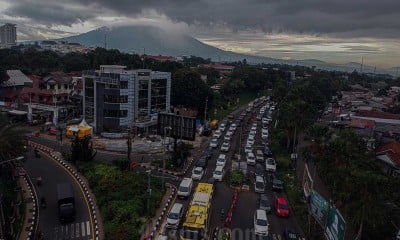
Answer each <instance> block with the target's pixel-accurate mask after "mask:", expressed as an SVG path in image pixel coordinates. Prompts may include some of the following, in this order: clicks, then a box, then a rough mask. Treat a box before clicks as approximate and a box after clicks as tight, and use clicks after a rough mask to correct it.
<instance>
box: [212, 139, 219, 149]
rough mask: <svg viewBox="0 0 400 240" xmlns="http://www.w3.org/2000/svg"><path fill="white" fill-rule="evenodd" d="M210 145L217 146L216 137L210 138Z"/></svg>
mask: <svg viewBox="0 0 400 240" xmlns="http://www.w3.org/2000/svg"><path fill="white" fill-rule="evenodd" d="M210 147H212V148H216V147H218V139H216V138H213V139H211V142H210Z"/></svg>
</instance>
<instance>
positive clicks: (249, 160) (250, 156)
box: [246, 152, 256, 165]
mask: <svg viewBox="0 0 400 240" xmlns="http://www.w3.org/2000/svg"><path fill="white" fill-rule="evenodd" d="M246 162H247V164H249V165H255V164H256V157H255V156H254V153H253V152H249V153H247V156H246Z"/></svg>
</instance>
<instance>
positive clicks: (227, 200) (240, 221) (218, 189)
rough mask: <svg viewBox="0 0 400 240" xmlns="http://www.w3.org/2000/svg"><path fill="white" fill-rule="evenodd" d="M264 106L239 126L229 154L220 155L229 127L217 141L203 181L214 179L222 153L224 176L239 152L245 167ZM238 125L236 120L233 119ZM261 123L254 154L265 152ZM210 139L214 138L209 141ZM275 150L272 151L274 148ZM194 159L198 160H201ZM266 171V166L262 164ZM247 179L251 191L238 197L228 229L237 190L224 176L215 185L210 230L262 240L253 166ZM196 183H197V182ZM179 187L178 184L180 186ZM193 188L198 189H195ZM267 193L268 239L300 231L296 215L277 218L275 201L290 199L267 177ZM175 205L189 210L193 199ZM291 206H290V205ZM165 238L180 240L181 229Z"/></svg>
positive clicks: (256, 108)
mask: <svg viewBox="0 0 400 240" xmlns="http://www.w3.org/2000/svg"><path fill="white" fill-rule="evenodd" d="M261 106H262V105H260V106H259V107H255V108H253V111H252V112H250V113H249V114H247V115H246V117H245V118H244V120H243V122H242V125H241V127H242V129H240V128H241V127H238V128H237V129H236V131H235V134H234V136H233V137H232V139H231V141H230V149H229V151H228V152H221V150H220V148H221V145H222V143H223V141H224V140H223V138H224V135H225V133H226V132H227V129H228V128H229V125H228V127H227V128H226V129H225V131H224V133H223V134H222V136H221V137H220V138H219V141H218V146H217V148H214V149H213V156H212V158H211V160H209V162H208V165H207V171H206V174H205V175H204V176H203V178H202V180H201V182H205V181H207V179H209V178H211V177H212V172H213V170H214V169H215V165H216V160H217V158H218V156H219V154H220V153H223V154H225V155H226V159H227V162H226V165H225V171H226V174H225V177H226V175H227V174H229V172H230V169H231V164H232V158H233V156H234V155H235V154H237V153H239V152H240V154H241V155H242V162H241V164H246V163H245V161H246V157H245V156H246V155H245V152H244V146H245V145H246V140H247V136H248V133H249V130H250V127H251V124H252V123H253V122H257V120H256V116H257V115H258V113H259V109H260V107H261ZM245 109H246V107H242V108H240V109H238V110H236V111H235V112H234V113H233V114H234V116H235V119H237V118H238V116H239V115H240V113H241V112H242V111H245ZM233 122H235V120H233ZM261 126H262V124H261V121H258V127H257V135H256V138H255V144H254V145H253V146H254V147H253V152H254V153H255V151H256V149H263V146H264V145H263V144H262V141H261ZM240 135H241V140H240ZM210 139H211V138H210ZM272 151H273V149H272ZM198 157H199V156H198ZM198 157H197V158H195V159H198ZM262 165H263V166H264V168H265V164H262ZM247 170H248V178H249V179H250V191H248V192H245V191H241V192H240V193H239V195H238V204H237V206H236V207H235V209H234V211H233V217H232V222H231V223H230V225H228V226H226V225H225V224H224V223H225V218H226V214H227V212H228V210H229V208H230V205H231V203H232V200H233V194H234V190H233V189H232V188H231V187H230V186H229V185H228V183H227V182H226V179H225V177H224V180H223V181H222V182H216V183H215V186H214V187H215V190H214V198H213V202H212V215H211V221H210V228H209V230H212V229H214V228H215V227H220V228H221V227H228V228H230V229H231V231H232V239H235V240H242V239H243V240H244V239H246V240H248V239H260V238H256V237H255V236H254V220H253V219H254V212H255V211H256V209H258V204H259V203H258V199H259V194H258V193H255V192H254V186H253V184H252V182H253V181H254V180H253V179H254V174H253V172H254V166H250V165H249V166H248V168H247ZM265 175H266V176H267V173H266V172H265ZM190 176H191V171H188V173H187V174H186V176H185V177H190ZM195 183H196V184H197V181H195ZM178 184H179V183H178ZM196 184H195V186H194V187H193V189H195V187H196ZM265 193H266V194H267V195H268V198H269V200H270V203H271V208H272V211H271V213H269V214H268V221H269V223H270V229H269V232H270V234H269V237H268V238H267V239H274V240H276V239H284V237H283V232H284V231H285V229H286V228H288V229H291V230H293V231H295V232H301V229H300V228H299V227H298V224H297V223H296V222H295V219H294V216H293V214H292V213H291V214H290V215H289V217H288V218H281V217H277V216H276V215H275V214H274V208H273V203H274V200H275V198H276V197H277V196H283V197H285V198H286V199H287V197H286V195H285V193H284V192H279V193H276V192H273V191H272V187H271V183H270V182H269V181H268V177H266V188H265ZM176 202H179V203H182V204H183V205H184V207H185V209H186V210H187V207H188V204H189V202H190V198H189V199H187V200H181V199H177V201H176ZM289 207H290V203H289ZM222 209H223V212H224V214H221V210H222ZM183 221H184V218H183V219H182V220H181V223H182V222H183ZM164 233H165V235H167V236H168V237H169V239H179V237H178V235H179V229H178V230H169V229H165V232H164ZM263 239H264V238H263Z"/></svg>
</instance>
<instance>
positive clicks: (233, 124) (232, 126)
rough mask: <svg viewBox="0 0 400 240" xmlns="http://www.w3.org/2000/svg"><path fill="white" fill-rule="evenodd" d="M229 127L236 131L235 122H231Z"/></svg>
mask: <svg viewBox="0 0 400 240" xmlns="http://www.w3.org/2000/svg"><path fill="white" fill-rule="evenodd" d="M230 128H231V129H232V130H233V131H236V128H237V124H236V123H232V124H231V127H230Z"/></svg>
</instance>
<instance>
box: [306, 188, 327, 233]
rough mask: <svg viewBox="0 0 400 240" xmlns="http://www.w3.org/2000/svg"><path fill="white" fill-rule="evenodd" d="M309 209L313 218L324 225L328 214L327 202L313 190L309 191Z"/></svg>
mask: <svg viewBox="0 0 400 240" xmlns="http://www.w3.org/2000/svg"><path fill="white" fill-rule="evenodd" d="M310 210H311V214H312V215H313V216H314V218H315V220H317V222H318V223H319V224H320V225H321V226H325V224H326V220H327V219H328V214H329V203H328V201H326V200H325V198H323V197H322V196H321V195H319V194H318V193H317V192H316V191H314V190H313V191H312V192H311V198H310Z"/></svg>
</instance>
